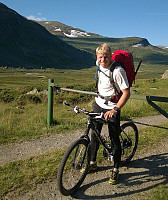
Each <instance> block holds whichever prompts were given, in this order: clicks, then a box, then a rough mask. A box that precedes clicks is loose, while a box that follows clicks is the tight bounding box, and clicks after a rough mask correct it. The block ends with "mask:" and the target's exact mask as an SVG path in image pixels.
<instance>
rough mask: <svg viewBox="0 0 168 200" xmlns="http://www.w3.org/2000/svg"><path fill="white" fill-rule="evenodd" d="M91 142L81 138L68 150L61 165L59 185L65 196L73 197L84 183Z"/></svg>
mask: <svg viewBox="0 0 168 200" xmlns="http://www.w3.org/2000/svg"><path fill="white" fill-rule="evenodd" d="M88 151H89V142H88V141H87V140H86V139H85V138H81V139H79V140H77V141H75V142H74V143H72V144H71V146H70V147H69V148H68V149H67V151H66V152H65V154H64V155H63V158H62V161H61V163H60V166H59V169H58V174H57V184H58V189H59V191H60V192H61V193H62V194H63V195H66V196H67V195H71V194H73V193H74V192H76V191H77V190H78V188H79V187H80V185H81V184H82V182H83V181H84V179H85V177H86V173H87V169H88V165H89V153H88Z"/></svg>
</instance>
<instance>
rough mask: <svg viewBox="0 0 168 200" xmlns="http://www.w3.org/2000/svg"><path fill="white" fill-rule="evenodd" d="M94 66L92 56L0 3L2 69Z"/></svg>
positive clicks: (0, 59) (0, 55)
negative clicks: (6, 67)
mask: <svg viewBox="0 0 168 200" xmlns="http://www.w3.org/2000/svg"><path fill="white" fill-rule="evenodd" d="M93 65H94V56H93V54H91V53H89V52H87V51H84V50H79V49H77V48H75V47H74V46H72V45H70V44H68V43H67V42H64V41H63V40H61V39H60V38H58V37H57V36H55V35H53V34H51V33H50V32H49V31H47V30H46V28H44V27H43V26H41V25H40V24H38V23H36V22H34V21H31V20H28V19H26V18H25V17H23V16H21V15H19V14H18V13H17V12H15V11H14V10H12V9H10V8H8V7H7V6H5V5H4V4H2V3H0V66H11V67H24V68H41V67H43V68H50V67H51V68H64V69H65V68H68V69H69V68H71V69H80V68H86V67H91V66H93Z"/></svg>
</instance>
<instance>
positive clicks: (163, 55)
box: [38, 21, 168, 65]
mask: <svg viewBox="0 0 168 200" xmlns="http://www.w3.org/2000/svg"><path fill="white" fill-rule="evenodd" d="M38 23H39V24H41V25H42V26H44V27H45V28H46V29H47V30H48V31H49V32H51V33H52V34H53V35H56V36H58V37H59V38H60V39H62V40H63V41H65V42H67V43H68V44H70V45H73V46H74V47H76V48H79V49H82V50H85V51H88V52H90V53H92V54H95V49H96V48H97V47H98V46H99V45H100V44H102V43H104V42H106V43H108V44H109V45H110V47H111V48H112V50H113V51H115V50H118V49H122V50H126V51H129V52H131V53H132V54H133V56H134V60H135V61H137V62H138V61H139V60H141V59H142V60H143V63H146V64H159V65H168V51H167V48H163V47H160V46H159V47H158V46H153V45H151V44H150V43H149V41H148V40H147V39H146V38H139V37H127V38H108V37H103V36H100V35H98V34H93V33H88V32H86V31H84V30H81V29H78V28H75V27H72V26H68V25H65V24H62V23H60V22H56V21H44V22H38Z"/></svg>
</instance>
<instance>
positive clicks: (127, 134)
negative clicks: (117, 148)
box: [120, 122, 138, 166]
mask: <svg viewBox="0 0 168 200" xmlns="http://www.w3.org/2000/svg"><path fill="white" fill-rule="evenodd" d="M120 141H121V148H122V155H121V164H120V165H121V166H124V165H126V164H127V163H128V162H130V160H131V159H132V158H133V156H134V154H135V152H136V149H137V145H138V129H137V127H136V125H135V124H134V123H133V122H126V123H124V124H122V125H121V133H120Z"/></svg>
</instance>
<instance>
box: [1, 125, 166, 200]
mask: <svg viewBox="0 0 168 200" xmlns="http://www.w3.org/2000/svg"><path fill="white" fill-rule="evenodd" d="M161 126H162V127H165V128H168V123H165V124H162V125H161ZM158 130H159V131H158ZM139 136H140V138H139V145H138V149H143V148H147V149H150V148H153V146H154V145H156V144H158V143H159V141H161V140H162V139H163V138H166V137H168V136H167V130H166V129H164V128H162V129H158V128H156V127H148V128H145V129H143V130H141V131H140V134H139ZM102 151H103V149H101V150H100V151H99V153H98V160H99V161H100V162H101V161H102ZM63 153H64V150H57V151H54V152H51V153H45V154H43V155H40V156H35V157H30V158H27V159H25V160H20V161H15V162H12V163H7V164H5V165H3V166H0V179H1V182H0V196H3V195H5V194H6V193H7V192H9V191H11V190H16V189H19V190H26V189H32V188H33V187H34V185H36V184H39V183H42V182H44V181H46V180H50V179H55V178H56V175H57V170H58V166H59V163H60V161H61V158H62V156H63ZM137 153H138V152H137ZM158 190H159V192H158ZM163 190H164V193H165V194H166V187H165V186H160V187H158V188H156V189H155V192H154V193H156V194H155V195H157V196H158V195H161V194H162V192H161V191H163ZM158 193H160V194H158ZM152 194H153V193H152ZM153 195H154V194H153ZM149 197H151V196H150V195H149ZM155 199H157V198H155Z"/></svg>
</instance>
